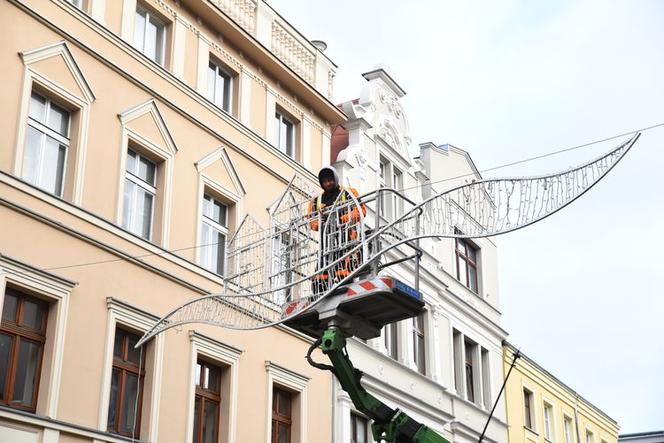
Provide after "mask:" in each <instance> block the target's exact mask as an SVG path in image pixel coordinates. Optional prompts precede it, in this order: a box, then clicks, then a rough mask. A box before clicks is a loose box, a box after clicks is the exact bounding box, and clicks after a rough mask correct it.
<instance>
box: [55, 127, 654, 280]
mask: <svg viewBox="0 0 664 443" xmlns="http://www.w3.org/2000/svg"><path fill="white" fill-rule="evenodd" d="M662 126H664V122H662V123H657V124H654V125H651V126H647V127H644V128H641V129H635V130H632V131H629V132H623V133H622V134H617V135H612V136H611V137H606V138H603V139H600V140H594V141H591V142H587V143H583V144H580V145H576V146H572V147H569V148H564V149H559V150H555V151H551V152H548V153H545V154H540V155H536V156H534V157H528V158H525V159H522V160H517V161H513V162H509V163H503V164H501V165H498V166H493V167H490V168H486V169H482V170H480V171H478V172H479V173H480V174H482V173H485V172H490V171H495V170H497V169H502V168H507V167H510V166H515V165H519V164H523V163H527V162H531V161H535V160H540V159H542V158H546V157H551V156H554V155H558V154H562V153H565V152H570V151H574V150H577V149H581V148H586V147H588V146H592V145H596V144H598V143H603V142H606V141H609V140H614V139H617V138H620V137H625V136H628V135H632V134H636V133H637V132H645V131H649V130H651V129H655V128H659V127H662ZM471 176H475V173H474V172H471V173H468V174H462V175H457V176H455V177H448V178H444V179H441V180H436V181H432V182H428V183H425V184H420V185H415V186H410V187H406V188H401V189H398V191H408V190H411V189H416V188H421V187H423V186H431V185H434V184H438V183H444V182H448V181H452V180H458V179H460V178H465V177H471ZM218 244H219V242H216V243H207V244H202V245H195V246H187V247H183V248H177V249H170V250H165V251H162V252H150V253H147V254H141V255H135V256H131V257H130V259H141V258H146V257H152V256H162V255H166V254H170V253H174V252H180V251H187V250H192V249H198V248H204V247H207V246H216V245H218ZM123 260H126V258H115V259H109V260H99V261H94V262H85V263H77V264H72V265H63V266H53V267H48V268H42V271H54V270H59V269H70V268H77V267H83V266H93V265H100V264H106V263H115V262H119V261H123Z"/></svg>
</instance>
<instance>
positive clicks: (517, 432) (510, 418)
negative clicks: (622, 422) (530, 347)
mask: <svg viewBox="0 0 664 443" xmlns="http://www.w3.org/2000/svg"><path fill="white" fill-rule="evenodd" d="M515 352H516V348H515V347H514V346H513V345H511V344H509V343H507V342H505V347H504V362H503V363H504V365H505V374H507V371H509V368H510V366H511V364H512V361H513V360H514V354H515ZM505 401H506V405H507V422H508V423H509V441H510V443H517V442H519V443H521V442H524V443H536V442H541V443H545V442H555V443H558V442H560V443H616V442H617V441H618V430H619V427H618V424H617V423H616V421H615V420H613V419H612V418H611V417H609V416H608V415H606V414H605V413H604V412H602V411H601V410H600V409H599V408H598V407H597V406H595V405H593V404H592V403H590V402H589V401H588V400H586V399H585V398H583V397H582V396H580V395H579V394H578V393H577V392H576V391H574V390H573V389H571V388H570V387H568V386H567V385H565V384H564V383H563V382H561V381H560V380H558V379H557V378H556V377H554V376H553V375H552V374H551V373H549V372H548V371H547V370H546V369H544V368H542V367H541V366H539V365H538V364H537V363H535V362H534V361H533V360H532V359H530V358H528V357H527V356H525V355H523V354H521V357H520V358H519V359H517V361H516V364H515V366H514V369H513V370H512V373H511V374H510V376H509V379H508V381H507V384H506V385H505Z"/></svg>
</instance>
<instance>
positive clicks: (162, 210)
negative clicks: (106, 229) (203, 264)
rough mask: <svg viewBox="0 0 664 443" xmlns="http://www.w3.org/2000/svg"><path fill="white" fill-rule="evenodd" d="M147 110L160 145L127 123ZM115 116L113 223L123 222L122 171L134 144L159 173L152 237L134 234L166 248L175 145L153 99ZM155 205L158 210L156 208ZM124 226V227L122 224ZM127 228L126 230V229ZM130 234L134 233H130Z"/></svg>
mask: <svg viewBox="0 0 664 443" xmlns="http://www.w3.org/2000/svg"><path fill="white" fill-rule="evenodd" d="M146 114H150V116H151V118H152V119H153V120H154V121H155V125H156V128H155V129H157V130H158V131H159V132H160V133H161V135H162V136H163V142H164V145H163V146H160V145H157V144H155V143H154V142H152V141H150V140H149V139H147V138H145V137H143V136H142V135H141V134H139V133H138V132H136V131H135V130H134V129H132V128H131V127H130V126H131V125H132V123H133V122H134V120H136V119H138V118H140V117H142V116H144V115H146ZM118 118H119V119H120V123H121V140H122V142H121V146H120V147H121V151H120V155H119V160H120V161H119V165H118V173H117V194H116V203H115V204H116V206H115V223H116V225H117V226H119V227H122V226H123V220H124V213H123V212H124V186H125V181H126V179H125V175H126V170H127V150H128V149H130V148H131V146H133V147H134V149H133V150H134V151H135V152H136V151H137V150H138V151H140V153H142V154H147V155H146V157H148V158H150V157H152V161H153V162H154V163H155V164H156V165H157V173H156V175H157V176H161V180H159V182H158V183H157V190H158V192H157V198H156V201H155V205H154V207H155V212H154V213H153V223H152V229H153V231H152V236H151V237H152V240H145V239H144V238H143V237H141V236H140V235H138V236H137V237H138V238H140V239H141V240H143V241H147V242H150V243H154V244H158V245H159V246H161V247H162V248H168V242H169V237H170V224H171V217H170V215H171V197H172V196H171V194H172V188H173V186H172V181H173V160H174V157H175V154H176V153H177V151H178V148H177V145H176V144H175V141H174V140H173V138H172V136H171V134H170V131H169V130H168V127H167V126H166V122H165V121H164V119H163V117H162V116H161V113H160V112H159V108H157V105H156V103H155V101H154V99H150V100H148V101H146V102H144V103H142V104H140V105H138V106H135V107H133V108H131V109H128V110H127V111H125V112H123V113H121V114H120V115H119V116H118ZM157 206H159V210H158V211H157V210H156V208H157ZM156 228H158V230H159V235H158V236H157V235H156V232H155V230H156ZM122 229H125V228H122ZM129 232H130V231H129ZM132 235H136V234H133V233H132Z"/></svg>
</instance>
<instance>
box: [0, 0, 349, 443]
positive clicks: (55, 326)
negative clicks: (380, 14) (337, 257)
mask: <svg viewBox="0 0 664 443" xmlns="http://www.w3.org/2000/svg"><path fill="white" fill-rule="evenodd" d="M0 22H1V24H2V29H3V30H4V32H3V36H4V37H5V38H3V39H2V42H1V43H0V60H2V66H3V70H2V73H0V79H1V80H2V83H3V84H4V85H11V87H5V88H2V90H1V92H0V97H1V99H2V103H3V104H4V112H5V114H4V118H3V119H2V122H1V123H0V227H1V228H0V307H1V309H2V322H1V323H0V441H2V442H14V443H19V442H21V443H22V442H44V443H51V442H93V441H94V442H126V441H134V440H135V441H146V442H147V441H152V442H156V441H159V442H182V441H197V442H209V441H215V442H217V441H218V442H268V443H269V442H272V441H285V440H284V439H290V441H291V442H301V443H305V442H309V441H314V440H315V441H329V440H331V438H332V436H331V435H332V421H331V416H332V407H331V404H330V402H329V401H321V399H329V398H330V392H331V389H332V387H331V383H332V382H331V378H330V375H329V374H327V373H324V372H321V371H318V370H315V369H313V368H311V367H309V365H308V364H307V363H306V361H305V360H304V359H303V358H302V357H303V355H304V354H305V352H306V349H307V348H308V346H309V345H310V343H311V341H310V339H308V338H307V337H305V336H303V335H301V334H298V333H296V332H294V331H292V330H288V329H286V328H272V329H270V330H264V331H259V332H250V333H243V332H237V331H229V330H223V329H219V328H214V327H210V326H205V325H192V326H187V327H185V328H182V329H181V330H171V331H169V332H167V333H165V334H161V335H159V336H157V337H156V338H155V339H153V340H152V341H151V342H149V343H148V344H147V345H146V346H145V347H143V348H141V349H140V350H135V349H134V348H133V344H135V343H136V341H137V340H138V338H139V337H140V336H141V335H142V334H143V333H144V332H145V331H146V330H147V329H148V328H149V327H150V326H151V325H153V324H154V322H155V321H156V320H157V319H158V318H159V317H161V316H162V315H164V314H166V313H167V312H168V311H170V310H171V309H172V308H174V307H175V306H178V305H180V304H182V303H183V302H185V301H187V300H190V299H192V298H195V297H199V296H201V295H205V294H209V293H214V292H220V291H222V290H223V283H224V279H223V276H224V273H225V271H226V269H225V267H226V261H225V258H224V257H225V247H226V244H227V242H228V240H229V238H231V237H232V235H233V233H234V231H235V229H236V228H237V227H238V225H239V223H240V222H241V220H242V219H243V217H244V216H245V215H251V216H252V217H253V218H254V219H255V220H257V222H259V223H264V224H266V225H267V223H268V222H269V213H268V211H267V210H266V208H268V207H269V206H270V204H271V203H273V202H274V200H275V199H277V198H278V197H279V194H280V193H281V192H283V190H284V189H285V188H286V185H287V183H288V182H289V181H290V180H291V179H292V178H293V176H295V175H297V176H298V177H300V179H301V180H304V181H308V182H310V183H311V184H312V186H315V185H316V184H317V181H316V178H315V174H314V173H313V171H317V170H318V169H319V168H320V167H321V166H322V165H323V164H325V163H326V162H327V161H328V159H329V156H330V154H329V152H330V151H329V149H330V137H331V133H330V128H331V127H332V125H335V124H338V123H340V122H342V121H343V120H344V119H345V117H344V115H343V113H342V112H341V111H340V110H339V109H338V108H336V107H335V106H334V105H333V104H332V103H331V102H330V101H329V98H330V97H331V93H332V89H331V88H332V81H333V77H334V72H335V69H336V67H335V66H334V64H333V63H332V62H331V61H330V60H329V59H328V58H327V57H326V56H325V55H324V54H323V53H322V52H321V51H320V50H319V49H317V47H315V46H314V45H313V44H312V43H311V42H309V41H308V40H307V39H305V38H304V37H303V36H302V35H300V34H299V33H298V32H297V30H295V29H294V28H292V26H290V25H289V24H288V23H287V22H286V21H285V20H284V19H283V18H282V17H280V16H279V15H278V14H277V13H276V12H275V11H274V10H272V9H271V8H270V7H269V6H268V5H267V4H266V3H265V2H263V1H262V0H235V1H226V0H210V1H208V0H187V1H176V0H172V1H171V0H9V1H3V2H0ZM319 358H320V356H319Z"/></svg>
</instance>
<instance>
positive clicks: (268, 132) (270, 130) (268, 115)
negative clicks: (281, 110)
mask: <svg viewBox="0 0 664 443" xmlns="http://www.w3.org/2000/svg"><path fill="white" fill-rule="evenodd" d="M266 91H267V94H265V97H266V99H265V140H267V142H268V143H271V144H273V145H275V144H276V141H275V138H274V135H275V129H276V128H275V127H274V125H275V122H274V113H275V112H276V110H277V92H276V91H275V90H274V89H272V88H270V87H269V86H268V87H267V89H266Z"/></svg>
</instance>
